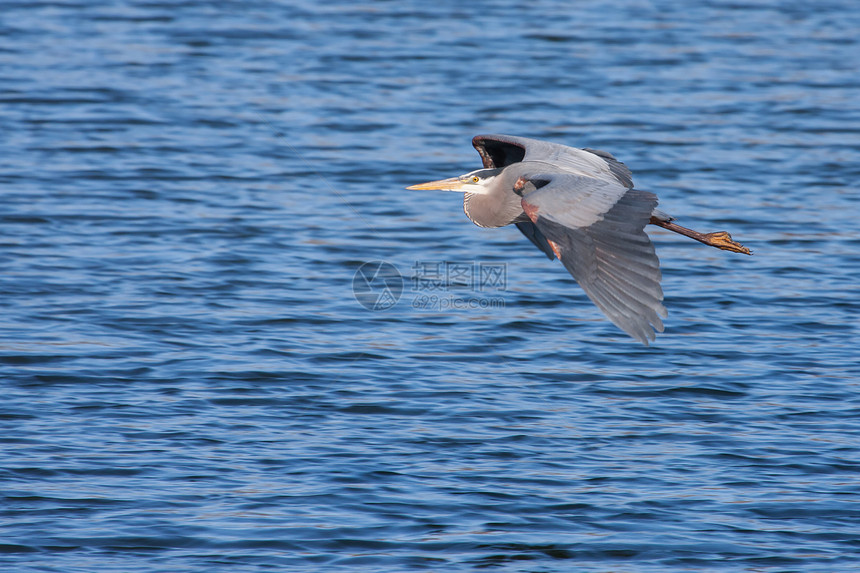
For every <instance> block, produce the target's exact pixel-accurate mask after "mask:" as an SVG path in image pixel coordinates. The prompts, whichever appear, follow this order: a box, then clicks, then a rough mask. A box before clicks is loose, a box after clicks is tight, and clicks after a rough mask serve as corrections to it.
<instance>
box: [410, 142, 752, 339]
mask: <svg viewBox="0 0 860 573" xmlns="http://www.w3.org/2000/svg"><path fill="white" fill-rule="evenodd" d="M472 145H473V146H474V147H475V149H477V150H478V153H479V154H480V155H481V159H482V160H483V163H484V168H483V169H478V170H477V171H472V172H471V173H466V174H465V175H460V176H459V177H452V178H450V179H442V180H440V181H431V182H430V183H422V184H420V185H413V186H411V187H407V189H417V190H422V189H440V190H446V191H461V192H464V193H465V196H464V199H463V209H464V211H465V212H466V215H467V216H468V217H469V219H471V220H472V222H473V223H475V224H476V225H478V226H479V227H502V226H504V225H510V224H511V223H513V224H515V225H516V226H517V228H518V229H519V230H520V231H522V233H523V234H524V235H525V236H526V237H528V239H529V240H530V241H531V242H532V243H534V244H535V246H537V248H539V249H540V250H541V251H543V252H544V253H545V254H546V255H547V257H549V258H550V259H552V258H554V257H558V258H559V259H560V260H561V262H562V264H563V265H564V267H565V268H566V269H567V270H568V271H569V272H570V274H571V275H573V278H574V279H576V282H578V283H579V284H580V286H581V287H582V288H583V290H585V293H586V294H587V295H588V297H589V298H590V299H591V300H592V302H594V304H596V305H597V307H598V308H600V310H601V311H603V314H605V315H606V317H607V318H609V320H611V321H612V322H613V323H615V325H616V326H618V327H619V328H620V329H621V330H623V331H624V332H626V333H627V334H629V335H630V336H632V337H633V338H635V339H637V340H639V341H640V342H642V343H643V344H646V345H647V344H648V342H649V341H652V340H654V338H655V334H654V330H656V331H657V332H663V321H662V320H660V319H661V317H662V318H665V317H666V307H664V306H663V304H662V300H663V289H662V288H661V287H660V278H661V275H660V261H659V260H658V259H657V255H656V254H655V252H654V245H652V244H651V240H650V239H649V238H648V235H647V234H645V231H644V229H645V225H647V224H648V223H651V224H652V225H658V226H660V227H663V228H664V229H669V230H670V231H674V232H676V233H680V234H682V235H685V236H687V237H690V238H692V239H695V240H697V241H700V242H702V243H704V244H706V245H711V246H712V247H717V248H719V249H724V250H727V251H734V252H736V253H744V254H747V255H749V254H750V250H749V249H747V248H746V247H744V246H743V245H741V244H740V243H736V242H735V241H733V240H732V237H731V236H730V235H729V234H728V233H726V232H725V231H719V232H716V233H699V232H697V231H693V230H691V229H687V228H685V227H682V226H680V225H678V224H676V223H674V222H672V221H673V218H672V217H670V216H669V215H667V214H666V213H663V212H662V211H660V210H658V209H657V196H656V195H654V194H653V193H649V192H647V191H640V190H638V189H633V180H632V178H631V173H630V170H629V169H628V168H627V166H625V165H624V164H623V163H621V162H620V161H618V160H617V159H615V157H614V156H613V155H612V154H611V153H607V152H606V151H599V150H597V149H588V148H586V149H575V148H572V147H567V146H566V145H559V144H557V143H550V142H546V141H538V140H536V139H527V138H525V137H514V136H510V135H478V136H475V137H474V138H473V139H472ZM652 329H653V330H652Z"/></svg>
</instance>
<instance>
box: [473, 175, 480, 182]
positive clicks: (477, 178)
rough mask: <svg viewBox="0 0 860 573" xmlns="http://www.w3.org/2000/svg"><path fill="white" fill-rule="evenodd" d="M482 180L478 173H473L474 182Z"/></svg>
mask: <svg viewBox="0 0 860 573" xmlns="http://www.w3.org/2000/svg"><path fill="white" fill-rule="evenodd" d="M480 180H481V178H480V177H478V176H477V175H472V183H477V182H478V181H480Z"/></svg>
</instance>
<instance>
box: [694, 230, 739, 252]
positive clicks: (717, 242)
mask: <svg viewBox="0 0 860 573" xmlns="http://www.w3.org/2000/svg"><path fill="white" fill-rule="evenodd" d="M700 240H701V241H702V242H703V243H705V244H706V245H710V246H712V247H717V248H718V249H722V250H724V251H732V252H733V253H743V254H745V255H751V254H752V251H750V250H749V249H748V248H746V247H745V246H743V245H742V244H740V243H738V242H737V241H735V240H734V239H732V236H731V235H729V234H728V233H727V232H725V231H717V232H715V233H703V234H702V238H701V239H700Z"/></svg>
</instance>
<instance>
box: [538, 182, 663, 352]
mask: <svg viewBox="0 0 860 573" xmlns="http://www.w3.org/2000/svg"><path fill="white" fill-rule="evenodd" d="M534 177H535V179H540V180H541V181H547V180H549V183H548V184H545V185H543V186H542V187H541V188H540V189H538V190H537V191H534V192H532V193H529V194H527V195H525V196H524V197H523V199H522V204H523V210H524V211H525V213H526V214H527V215H528V217H529V219H531V221H532V222H533V223H534V224H535V226H536V227H537V228H538V230H539V231H540V232H541V233H543V235H544V236H545V237H546V238H547V239H548V241H549V243H550V245H551V246H552V247H553V249H554V250H555V251H556V253H557V254H558V255H559V258H560V259H561V262H562V263H563V264H564V266H565V268H566V269H567V270H568V271H569V272H570V274H571V275H573V278H575V279H576V281H577V282H578V283H579V284H580V286H581V287H582V288H583V290H584V291H585V293H586V294H587V295H588V297H589V298H590V299H591V300H592V301H593V302H594V304H596V305H597V306H598V308H600V310H601V311H603V313H604V314H605V315H606V317H607V318H609V320H611V321H612V322H613V323H614V324H615V325H616V326H618V327H619V328H620V329H621V330H623V331H624V332H626V333H627V334H629V335H630V336H632V337H633V338H635V339H637V340H639V341H640V342H642V343H644V344H648V342H649V341H651V340H654V338H655V334H654V330H656V331H657V332H662V331H663V321H662V320H661V317H662V318H665V317H666V308H665V307H664V306H663V304H662V300H663V289H662V288H661V287H660V279H661V274H660V261H659V260H658V259H657V255H656V253H655V252H654V245H652V244H651V240H650V239H649V238H648V235H647V234H645V231H644V228H645V225H647V224H648V222H649V220H650V218H651V211H653V210H654V207H656V205H657V197H656V196H655V195H654V194H652V193H648V192H646V191H639V190H635V189H627V188H625V187H624V186H623V185H621V184H619V183H617V182H615V183H613V182H607V181H604V180H600V179H592V178H589V177H583V176H578V175H572V174H543V175H540V176H534Z"/></svg>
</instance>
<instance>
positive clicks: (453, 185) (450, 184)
mask: <svg viewBox="0 0 860 573" xmlns="http://www.w3.org/2000/svg"><path fill="white" fill-rule="evenodd" d="M407 189H410V190H412V191H434V190H438V191H460V190H462V189H463V182H462V181H461V180H460V178H459V177H451V178H450V179H440V180H439V181H430V182H429V183H419V184H418V185H411V186H409V187H407Z"/></svg>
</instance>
